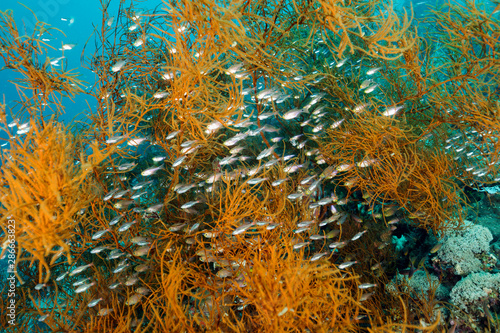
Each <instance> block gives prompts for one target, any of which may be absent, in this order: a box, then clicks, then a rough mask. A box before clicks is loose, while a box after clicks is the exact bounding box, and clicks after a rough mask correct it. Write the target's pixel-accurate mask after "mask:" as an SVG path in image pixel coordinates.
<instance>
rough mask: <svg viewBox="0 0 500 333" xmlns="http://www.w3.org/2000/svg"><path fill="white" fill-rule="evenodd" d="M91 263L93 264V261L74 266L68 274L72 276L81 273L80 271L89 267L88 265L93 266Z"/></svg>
mask: <svg viewBox="0 0 500 333" xmlns="http://www.w3.org/2000/svg"><path fill="white" fill-rule="evenodd" d="M93 265H94V264H93V263H90V264H87V265H82V266H79V267H77V268H75V269H74V270H72V271H71V273H69V276H73V275H75V274H78V273H81V272H83V271H84V270H86V269H87V268H89V267H90V266H93Z"/></svg>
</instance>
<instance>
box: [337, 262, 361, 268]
mask: <svg viewBox="0 0 500 333" xmlns="http://www.w3.org/2000/svg"><path fill="white" fill-rule="evenodd" d="M357 263H358V262H357V261H346V262H344V263H341V264H340V265H339V266H338V268H339V269H345V268H348V267H351V266H352V265H354V264H357Z"/></svg>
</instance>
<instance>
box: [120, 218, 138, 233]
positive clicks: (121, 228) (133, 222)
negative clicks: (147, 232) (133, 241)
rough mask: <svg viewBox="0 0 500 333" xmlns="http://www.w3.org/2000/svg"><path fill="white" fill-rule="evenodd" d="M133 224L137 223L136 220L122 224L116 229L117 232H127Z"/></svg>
mask: <svg viewBox="0 0 500 333" xmlns="http://www.w3.org/2000/svg"><path fill="white" fill-rule="evenodd" d="M135 223H137V220H134V221H132V222H127V223H125V224H123V225H122V226H121V227H120V228H118V232H123V231H127V230H128V229H130V227H131V226H132V225H133V224H135Z"/></svg>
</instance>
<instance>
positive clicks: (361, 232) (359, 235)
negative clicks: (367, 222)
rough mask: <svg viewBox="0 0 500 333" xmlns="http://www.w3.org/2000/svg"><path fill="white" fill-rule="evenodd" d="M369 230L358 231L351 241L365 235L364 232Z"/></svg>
mask: <svg viewBox="0 0 500 333" xmlns="http://www.w3.org/2000/svg"><path fill="white" fill-rule="evenodd" d="M367 231H368V230H364V231H360V232H358V233H357V234H356V235H354V236H352V238H351V241H355V240H357V239H359V238H360V237H361V236H363V234H364V233H365V232H367Z"/></svg>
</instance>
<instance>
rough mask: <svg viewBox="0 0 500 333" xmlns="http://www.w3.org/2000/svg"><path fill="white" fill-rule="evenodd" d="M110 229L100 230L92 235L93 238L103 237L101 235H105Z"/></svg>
mask: <svg viewBox="0 0 500 333" xmlns="http://www.w3.org/2000/svg"><path fill="white" fill-rule="evenodd" d="M108 231H109V229H104V230H101V231H98V232H96V233H95V234H94V235H92V239H93V240H97V239H99V238H101V236H102V235H104V234H105V233H107V232H108Z"/></svg>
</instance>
